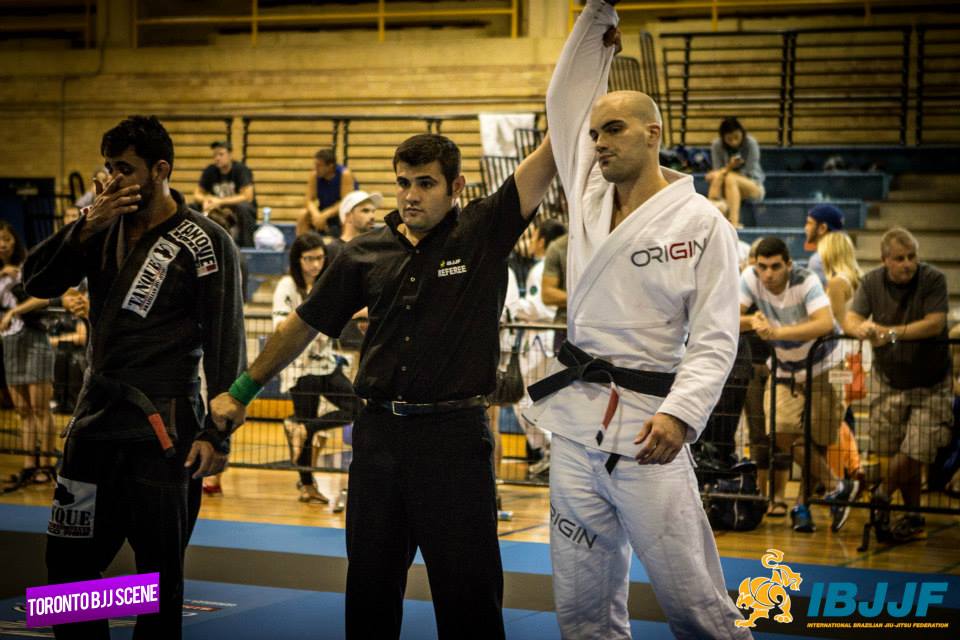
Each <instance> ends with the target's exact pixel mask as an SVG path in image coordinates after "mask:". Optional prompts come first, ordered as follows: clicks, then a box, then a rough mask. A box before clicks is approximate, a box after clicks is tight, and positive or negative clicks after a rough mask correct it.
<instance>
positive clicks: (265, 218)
mask: <svg viewBox="0 0 960 640" xmlns="http://www.w3.org/2000/svg"><path fill="white" fill-rule="evenodd" d="M272 211H273V209H271V208H270V207H264V208H263V224H270V213H271V212H272Z"/></svg>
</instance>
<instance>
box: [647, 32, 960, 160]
mask: <svg viewBox="0 0 960 640" xmlns="http://www.w3.org/2000/svg"><path fill="white" fill-rule="evenodd" d="M956 33H957V31H956V27H955V26H952V25H947V26H946V27H934V26H918V27H917V28H916V29H914V28H913V27H910V26H894V27H843V28H821V29H791V30H782V31H742V32H698V33H665V34H661V36H660V38H661V40H662V41H663V43H664V46H663V49H662V54H663V59H662V64H663V75H664V79H665V85H666V89H665V100H664V104H663V107H664V111H665V112H666V116H667V121H668V130H669V139H670V142H671V144H683V145H686V144H698V143H706V142H709V140H710V139H711V138H712V137H714V136H715V135H716V133H715V132H716V123H717V122H718V121H719V120H720V119H721V118H723V117H725V116H729V115H737V116H738V117H741V118H745V119H748V120H749V121H750V122H751V123H752V124H751V126H750V131H751V133H753V134H754V135H755V136H756V137H757V139H758V140H759V141H760V142H761V143H762V144H776V145H779V146H791V145H794V144H804V143H816V142H821V141H822V139H823V134H824V132H829V135H830V136H831V141H832V143H833V144H899V145H906V144H909V143H911V142H916V143H918V144H919V143H921V142H923V143H937V142H950V141H956V138H957V136H956V132H957V131H960V127H958V125H957V118H956V116H957V114H958V113H960V110H958V108H957V106H956V105H957V96H958V95H960V94H958V93H957V90H956V83H955V82H952V83H951V80H950V78H951V77H955V74H956V71H957V70H958V69H960V65H958V63H957V60H956V54H955V53H953V54H952V55H951V53H948V52H947V51H948V48H949V46H954V47H955V46H956V45H957V44H958V41H957V38H956V36H955V35H954V34H956ZM914 40H916V42H917V47H916V51H915V53H914V52H913V42H914ZM840 43H842V44H840ZM911 116H912V117H911ZM911 125H912V126H911ZM911 135H912V137H913V140H911Z"/></svg>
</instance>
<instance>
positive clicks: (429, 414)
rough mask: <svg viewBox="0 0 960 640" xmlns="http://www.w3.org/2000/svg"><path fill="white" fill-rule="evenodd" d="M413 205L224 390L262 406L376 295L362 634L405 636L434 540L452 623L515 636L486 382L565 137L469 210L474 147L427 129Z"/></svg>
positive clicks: (359, 571) (439, 599)
mask: <svg viewBox="0 0 960 640" xmlns="http://www.w3.org/2000/svg"><path fill="white" fill-rule="evenodd" d="M393 167H394V171H395V173H396V187H397V206H398V210H396V211H393V212H391V213H390V214H388V215H387V216H386V223H387V224H386V225H385V226H384V227H383V228H381V229H378V230H374V231H370V232H367V233H364V234H362V235H361V236H359V237H357V238H355V239H353V240H352V241H350V242H349V243H347V244H346V245H345V246H344V248H343V249H342V251H341V253H340V254H339V256H338V257H337V258H336V259H335V260H334V261H333V263H332V264H331V265H330V266H329V267H328V268H327V269H326V271H325V272H324V274H323V275H322V276H321V277H320V279H319V280H318V281H317V283H316V285H314V288H313V290H312V291H311V293H310V295H309V297H308V298H307V299H306V301H305V302H304V303H303V305H302V306H300V307H299V308H298V309H297V311H296V313H294V314H291V315H290V316H289V317H288V318H287V320H286V321H284V322H283V324H281V325H280V326H279V327H278V328H277V330H276V332H275V333H274V334H273V335H272V336H271V337H270V339H269V340H268V342H267V344H266V345H265V347H264V350H263V352H262V353H261V354H260V356H259V357H258V358H257V359H256V361H255V362H254V363H253V365H252V366H251V367H250V369H249V370H248V371H246V372H244V373H243V374H242V375H241V376H240V377H239V378H238V379H237V380H236V382H234V384H233V386H232V387H231V389H230V391H229V392H227V393H222V394H220V395H219V396H217V397H216V398H215V399H214V400H213V402H212V403H211V410H212V413H213V418H214V421H215V422H216V423H217V425H218V426H219V427H220V428H225V425H226V424H227V421H232V422H233V424H235V425H239V424H241V423H242V422H243V421H244V418H245V413H246V405H247V404H249V402H250V401H251V400H252V399H253V398H254V397H255V396H256V394H257V393H258V392H259V390H260V388H261V387H262V386H263V385H264V384H265V383H266V382H267V381H268V380H270V379H271V378H272V377H273V376H275V375H277V373H279V372H280V371H281V370H282V369H283V368H284V367H286V366H287V365H288V364H289V363H290V362H291V361H293V360H294V358H295V357H296V356H297V355H298V354H299V353H300V352H301V351H302V350H303V349H304V348H305V347H306V346H307V345H308V344H310V343H311V342H312V341H313V340H314V338H315V337H316V335H317V333H318V332H322V333H324V334H325V335H327V336H330V337H336V336H338V335H340V331H341V330H342V329H343V327H344V325H346V323H347V322H348V321H349V320H350V318H351V317H352V316H353V315H354V314H355V313H357V312H358V311H360V310H361V309H363V308H364V307H367V308H368V310H369V318H370V326H369V329H368V330H367V333H366V336H365V339H364V343H363V347H362V350H361V356H360V368H359V371H358V373H357V378H356V380H355V381H354V387H355V390H356V392H357V395H358V396H360V397H361V398H364V399H365V400H366V407H365V408H364V409H363V410H362V412H361V414H360V416H359V417H358V418H357V420H356V422H355V423H354V431H353V462H352V464H351V465H350V492H349V494H348V502H347V557H348V559H349V566H348V569H347V587H346V630H347V637H348V638H364V639H366V638H397V637H398V636H399V635H400V625H401V619H402V615H403V593H404V588H405V586H406V578H407V569H408V568H409V566H410V564H411V563H412V562H413V558H414V555H415V554H416V551H417V549H418V548H419V549H420V551H421V552H422V554H423V559H424V561H425V563H426V566H427V573H428V576H429V580H430V590H431V593H432V594H433V600H434V610H435V612H436V617H437V628H438V631H439V635H440V637H441V638H464V637H471V638H484V639H491V638H503V637H504V631H503V618H502V614H501V607H502V600H503V570H502V567H501V563H500V550H499V546H498V542H497V514H496V499H495V488H494V469H493V464H492V451H493V441H492V439H491V435H490V432H489V430H488V426H487V420H486V415H485V411H484V404H485V402H484V396H485V395H486V394H488V393H490V392H492V391H493V389H494V387H495V384H496V367H497V362H498V357H499V342H498V339H497V333H498V319H499V317H500V310H501V307H502V306H503V299H504V294H505V291H506V283H507V272H506V259H507V256H508V254H509V253H510V251H511V249H512V248H513V246H514V244H515V243H516V241H517V239H518V238H519V237H520V234H521V233H523V230H524V229H525V228H526V226H527V224H528V223H529V221H530V219H531V218H532V216H533V213H534V212H535V211H536V209H537V206H538V205H539V203H540V200H541V199H542V197H543V195H544V193H545V191H546V189H547V186H548V185H549V184H550V181H551V180H552V179H553V177H554V174H555V172H556V168H555V166H554V163H553V155H552V150H551V148H550V143H549V140H547V141H545V142H544V143H543V144H542V145H541V146H540V148H538V149H537V150H536V151H535V152H534V153H532V154H530V156H528V157H527V158H526V159H525V160H524V161H523V162H522V163H521V164H520V166H519V167H518V168H517V170H516V172H515V173H514V175H512V176H511V177H510V178H508V179H507V180H506V182H504V183H503V185H502V186H501V187H500V188H499V189H498V190H497V191H496V192H495V193H493V194H492V195H490V196H488V197H486V198H484V199H482V200H474V201H473V202H471V203H470V204H468V205H467V206H466V207H465V208H464V209H463V210H461V209H460V207H459V206H458V205H457V201H458V199H459V197H460V194H461V192H462V190H463V188H464V185H465V179H464V177H463V175H461V173H460V150H459V148H457V146H456V145H455V144H454V143H453V142H452V141H451V140H449V139H447V138H446V137H444V136H440V135H434V134H424V135H417V136H414V137H412V138H409V139H408V140H406V141H405V142H403V143H402V144H401V145H400V146H399V147H398V148H397V150H396V153H395V154H394V158H393Z"/></svg>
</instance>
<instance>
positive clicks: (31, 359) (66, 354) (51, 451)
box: [0, 308, 960, 523]
mask: <svg viewBox="0 0 960 640" xmlns="http://www.w3.org/2000/svg"><path fill="white" fill-rule="evenodd" d="M274 326H275V323H274V320H273V318H272V317H271V315H269V314H265V313H261V314H248V316H247V319H246V335H247V348H248V353H249V357H250V359H251V361H252V359H253V358H255V357H256V355H257V354H258V353H259V352H260V350H261V349H262V347H263V345H264V344H265V342H266V340H267V337H268V336H269V335H270V334H271V333H272V332H273V329H274ZM364 330H365V326H364V323H363V321H362V320H360V321H354V322H353V323H351V324H350V325H348V327H347V329H346V330H345V331H344V332H343V334H342V335H341V336H340V338H339V339H338V340H332V341H326V340H325V339H323V338H322V337H321V339H320V340H319V341H318V342H317V343H315V344H313V345H311V346H310V347H309V348H308V350H307V351H306V352H305V353H304V354H303V355H302V356H300V357H299V358H298V359H297V360H296V361H295V362H293V363H292V364H291V365H290V366H289V367H288V368H287V369H286V370H285V371H284V372H283V373H282V374H281V375H280V376H278V377H277V378H276V379H274V380H272V381H270V383H268V384H267V385H266V387H265V388H264V389H263V391H262V393H261V394H260V396H259V397H258V398H257V399H256V400H255V401H254V402H253V403H252V404H251V405H250V407H249V409H248V412H247V423H246V424H245V425H244V426H243V427H242V428H241V429H240V430H239V431H238V432H237V433H236V434H235V435H234V437H233V450H232V453H231V456H230V463H231V465H232V466H235V467H246V468H260V469H275V470H288V471H291V472H292V471H304V472H313V471H333V472H344V471H346V470H347V469H348V467H349V464H350V459H351V447H350V444H351V436H352V423H353V417H354V415H355V414H356V412H357V411H358V410H359V408H360V406H361V404H360V401H359V400H358V399H357V398H356V397H355V396H354V395H353V392H352V389H351V386H350V381H352V379H353V377H354V375H355V373H356V368H357V364H358V362H359V348H360V344H361V343H362V340H363V332H364ZM562 330H563V326H562V325H555V324H531V323H508V324H505V325H504V326H503V328H502V331H501V356H502V357H501V365H500V366H501V369H502V370H506V369H507V368H508V367H509V364H510V360H511V358H512V356H513V355H514V354H513V353H512V352H513V351H514V350H516V359H517V361H518V363H519V366H520V371H521V374H522V377H523V379H524V383H525V384H530V383H531V382H533V381H535V380H537V379H539V378H541V377H543V376H544V375H545V373H546V371H547V369H548V367H549V366H550V362H551V360H552V359H553V358H554V357H555V350H556V348H558V347H559V343H560V341H561V340H562ZM19 333H20V334H23V335H22V336H21V339H20V340H17V339H15V340H11V339H10V336H7V337H6V338H5V339H4V341H3V345H4V347H5V348H7V349H20V348H22V344H23V341H24V340H27V339H29V340H33V341H36V342H38V343H40V342H43V341H46V342H47V343H48V344H49V349H46V348H39V349H38V348H33V349H30V350H25V351H24V353H29V355H28V356H26V358H27V360H26V361H25V362H24V363H23V366H22V367H20V366H17V367H15V369H16V370H14V371H10V370H7V371H5V373H6V379H5V380H4V385H3V386H2V388H3V395H2V398H0V399H2V401H3V403H2V406H0V453H3V454H12V455H16V456H25V457H26V458H27V459H29V460H30V461H31V463H32V464H33V465H34V466H39V467H43V466H49V465H52V464H53V462H54V461H55V458H57V457H59V455H60V449H61V447H62V440H61V439H60V438H59V437H58V434H60V432H61V431H62V430H63V428H64V427H65V425H66V423H67V422H68V420H69V417H70V414H71V413H72V411H73V405H74V403H75V402H76V398H77V394H78V392H79V389H80V386H81V382H82V372H83V369H84V368H85V365H86V363H85V355H84V349H83V344H84V343H85V340H86V333H87V326H86V322H85V321H84V320H83V319H81V318H77V317H75V316H73V315H71V314H68V313H66V312H65V311H63V310H62V309H59V308H48V309H47V310H45V311H44V312H43V313H42V314H40V317H39V318H34V319H31V320H30V323H29V326H24V327H23V328H21V329H20V330H19ZM518 336H519V339H518ZM750 342H751V337H750V336H749V335H747V336H744V337H743V338H742V340H741V349H740V352H739V353H738V358H737V361H736V364H735V365H734V368H733V370H732V372H731V374H730V376H729V378H728V380H727V383H726V385H725V386H724V390H723V393H722V395H721V398H720V401H719V402H718V404H717V406H716V408H715V410H714V412H713V415H712V416H711V417H710V419H709V421H708V424H707V426H706V428H705V429H704V432H703V435H702V437H701V438H700V440H699V441H698V442H697V443H696V444H695V445H694V446H693V451H694V457H695V458H696V460H697V464H698V468H697V475H698V478H699V480H700V489H701V493H702V495H703V497H704V499H705V501H706V502H707V503H709V502H710V501H711V500H712V499H715V498H719V499H723V498H724V497H732V496H730V495H729V492H728V491H725V490H724V489H723V487H724V484H723V482H721V481H722V480H723V479H725V478H726V479H728V478H731V477H737V476H738V474H739V473H742V472H738V471H737V470H736V466H737V464H738V463H741V462H742V460H743V459H744V458H748V459H750V460H751V461H752V462H753V463H754V464H756V466H757V468H758V469H759V470H760V471H761V472H762V473H761V475H760V480H761V483H762V486H761V487H760V492H759V493H758V494H757V495H753V496H751V495H744V494H737V495H736V498H737V499H738V500H741V501H742V500H747V501H750V500H755V501H759V502H766V501H768V500H771V501H773V502H777V501H780V500H783V501H786V498H785V495H786V492H785V490H786V489H787V483H789V482H797V481H799V486H798V492H799V494H800V495H801V496H802V498H803V500H802V501H803V502H805V503H807V504H822V505H829V506H832V507H837V506H842V507H845V506H847V505H849V506H850V507H853V508H860V509H864V508H869V509H871V511H872V512H874V511H878V509H879V510H880V511H884V512H887V513H889V512H890V511H893V512H904V511H905V512H910V513H913V514H917V513H941V514H942V513H947V514H957V513H960V499H958V494H957V493H956V492H957V490H958V489H960V486H957V485H958V484H960V482H958V478H957V477H956V471H957V468H958V467H960V464H958V461H960V429H958V424H957V415H956V414H957V411H958V405H960V402H958V401H957V400H956V395H955V392H956V385H957V374H958V367H957V360H958V359H960V341H957V340H952V341H935V340H926V341H899V342H896V343H895V344H892V345H888V346H884V347H877V348H870V346H869V344H868V343H866V342H861V341H859V340H856V339H854V338H850V337H848V336H832V337H829V338H824V339H820V340H818V341H817V342H816V344H815V346H814V347H813V348H812V349H811V351H810V356H809V358H808V359H807V361H806V363H805V367H801V369H803V371H801V372H800V373H799V374H798V373H797V372H790V371H788V369H789V367H785V366H781V365H779V364H778V363H777V360H776V357H775V354H768V353H767V352H766V351H765V350H763V349H762V344H760V343H758V342H757V341H756V340H752V342H753V353H752V355H751V349H750V344H749V343H750ZM768 356H769V358H770V359H769V360H766V358H767V357H768ZM765 361H766V362H765ZM8 362H9V360H8ZM767 363H769V368H768V364H767ZM23 371H29V372H35V373H36V375H33V376H31V377H30V379H31V380H36V382H32V383H30V384H29V385H23V384H17V383H16V382H15V381H16V380H18V379H22V378H18V377H17V376H21V375H22V372H23ZM906 387H909V388H906ZM30 403H32V404H30ZM528 403H529V398H528V397H524V398H522V399H521V400H520V401H519V402H517V403H510V404H504V405H491V407H490V408H489V409H488V411H489V415H490V418H491V425H492V428H493V429H494V432H495V433H496V434H497V454H496V457H497V469H498V477H499V478H500V480H502V481H503V482H508V483H520V484H535V485H536V484H546V482H547V480H548V478H549V448H550V436H549V434H548V433H545V432H544V431H542V430H540V429H537V428H536V427H531V426H529V425H526V424H525V423H524V420H523V419H522V418H521V412H522V410H523V408H524V406H526V405H527V404H528ZM34 405H36V406H34ZM438 463H442V461H438ZM24 466H29V464H27V463H26V462H25V463H24ZM770 471H772V472H770ZM778 471H780V473H778ZM763 472H769V473H763ZM841 479H843V480H847V481H856V483H857V485H858V487H859V490H858V492H857V493H855V494H854V495H852V496H851V499H849V500H839V501H838V500H836V499H835V498H831V496H830V492H831V491H832V490H833V489H835V487H836V486H837V483H838V482H839V481H840V480H841ZM794 486H797V485H791V486H790V488H791V489H792V488H793V487H794ZM789 494H790V496H791V499H790V502H791V503H792V502H793V499H792V497H793V496H794V495H795V494H794V493H793V492H792V491H790V492H789ZM868 495H869V496H870V497H869V498H868V497H867V496H868ZM768 496H769V497H768ZM877 496H880V497H881V500H887V502H880V503H878V502H877ZM881 515H882V514H881ZM872 522H873V518H871V523H872Z"/></svg>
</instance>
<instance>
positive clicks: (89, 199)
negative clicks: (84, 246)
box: [64, 164, 107, 224]
mask: <svg viewBox="0 0 960 640" xmlns="http://www.w3.org/2000/svg"><path fill="white" fill-rule="evenodd" d="M97 181H99V182H100V184H106V182H107V170H106V169H105V168H104V166H103V165H102V164H101V165H99V166H98V167H97V168H96V169H94V170H93V180H92V181H91V184H90V188H89V189H87V190H86V191H85V192H84V193H83V195H81V196H80V197H79V198H77V201H76V202H74V203H73V206H74V207H75V208H76V210H78V211H79V210H80V209H83V208H84V207H89V206H90V205H92V204H93V201H94V200H95V199H96V197H97V192H96V188H95V187H94V183H96V182H97ZM64 224H69V223H68V222H67V221H66V220H64Z"/></svg>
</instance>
